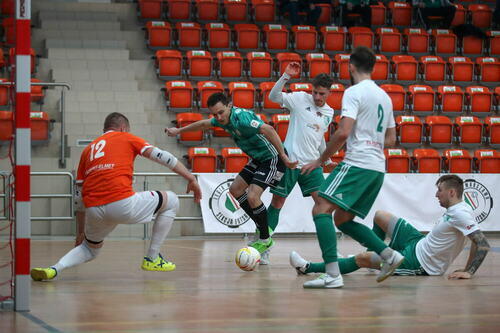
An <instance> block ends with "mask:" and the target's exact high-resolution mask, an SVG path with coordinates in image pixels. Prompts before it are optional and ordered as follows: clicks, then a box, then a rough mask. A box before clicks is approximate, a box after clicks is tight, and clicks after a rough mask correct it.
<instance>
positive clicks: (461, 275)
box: [448, 230, 490, 279]
mask: <svg viewBox="0 0 500 333" xmlns="http://www.w3.org/2000/svg"><path fill="white" fill-rule="evenodd" d="M467 237H469V239H470V240H471V241H472V244H471V247H470V253H469V259H468V260H467V264H466V265H465V268H464V269H463V270H457V271H455V272H453V273H451V274H450V275H448V278H449V279H470V278H471V277H472V275H474V273H475V272H476V271H477V269H478V268H479V266H481V264H482V263H483V261H484V258H486V255H487V254H488V251H489V250H490V244H489V243H488V241H487V240H486V237H485V236H484V234H483V233H482V232H481V230H476V231H474V232H472V233H470V234H469V235H467Z"/></svg>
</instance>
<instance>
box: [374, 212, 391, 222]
mask: <svg viewBox="0 0 500 333" xmlns="http://www.w3.org/2000/svg"><path fill="white" fill-rule="evenodd" d="M391 217H392V214H391V213H389V212H386V211H384V210H377V211H376V212H375V216H374V217H373V222H375V223H376V224H378V225H381V224H387V222H389V220H390V219H391Z"/></svg>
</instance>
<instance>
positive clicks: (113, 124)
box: [104, 112, 130, 132]
mask: <svg viewBox="0 0 500 333" xmlns="http://www.w3.org/2000/svg"><path fill="white" fill-rule="evenodd" d="M121 125H126V126H130V123H129V122H128V118H127V117H125V116H124V115H123V114H121V113H119V112H113V113H110V114H108V115H107V116H106V119H105V120H104V132H106V131H109V130H110V129H115V128H118V127H120V126H121Z"/></svg>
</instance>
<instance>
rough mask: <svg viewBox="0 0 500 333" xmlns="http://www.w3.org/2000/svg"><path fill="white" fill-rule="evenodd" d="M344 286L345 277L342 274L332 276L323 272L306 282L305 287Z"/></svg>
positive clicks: (328, 287) (325, 287) (326, 287)
mask: <svg viewBox="0 0 500 333" xmlns="http://www.w3.org/2000/svg"><path fill="white" fill-rule="evenodd" d="M343 286H344V279H343V278H342V274H339V275H337V276H331V275H330V274H328V273H323V274H321V275H320V276H319V277H318V278H317V279H314V280H311V281H307V282H304V288H317V289H330V288H342V287H343Z"/></svg>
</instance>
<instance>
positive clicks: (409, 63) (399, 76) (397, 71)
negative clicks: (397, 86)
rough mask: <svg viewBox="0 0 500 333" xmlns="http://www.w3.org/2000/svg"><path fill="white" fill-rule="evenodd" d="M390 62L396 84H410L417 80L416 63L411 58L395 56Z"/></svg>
mask: <svg viewBox="0 0 500 333" xmlns="http://www.w3.org/2000/svg"><path fill="white" fill-rule="evenodd" d="M391 60H392V63H393V70H392V72H393V73H394V79H395V81H396V82H398V83H406V84H412V83H414V82H415V81H416V80H417V74H418V62H417V60H415V58H414V57H413V56H410V55H395V56H393V57H392V59H391Z"/></svg>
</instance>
